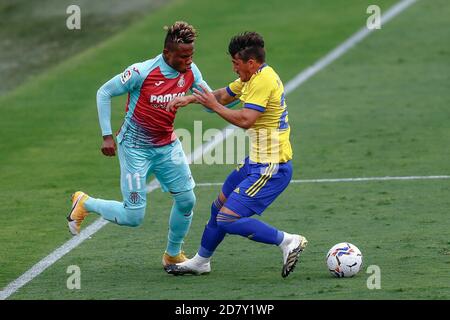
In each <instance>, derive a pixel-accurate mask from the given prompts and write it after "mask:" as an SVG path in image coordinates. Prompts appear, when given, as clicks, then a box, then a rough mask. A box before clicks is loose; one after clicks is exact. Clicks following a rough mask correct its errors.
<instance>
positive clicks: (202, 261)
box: [191, 253, 211, 265]
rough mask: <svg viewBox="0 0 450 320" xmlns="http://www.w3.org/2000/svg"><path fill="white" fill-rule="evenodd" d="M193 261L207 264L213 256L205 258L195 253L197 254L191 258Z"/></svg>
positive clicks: (198, 263)
mask: <svg viewBox="0 0 450 320" xmlns="http://www.w3.org/2000/svg"><path fill="white" fill-rule="evenodd" d="M191 260H192V262H194V263H195V264H197V265H201V264H206V263H208V262H209V261H210V260H211V257H209V258H204V257H202V256H199V255H198V253H196V254H195V256H194V257H193V258H192V259H191Z"/></svg>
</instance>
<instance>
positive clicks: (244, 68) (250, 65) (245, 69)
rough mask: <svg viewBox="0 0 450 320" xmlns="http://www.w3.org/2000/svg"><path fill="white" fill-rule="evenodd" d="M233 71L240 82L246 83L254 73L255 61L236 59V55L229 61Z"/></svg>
mask: <svg viewBox="0 0 450 320" xmlns="http://www.w3.org/2000/svg"><path fill="white" fill-rule="evenodd" d="M231 62H232V63H233V70H234V72H236V73H237V74H238V75H239V78H241V81H242V82H247V81H249V80H250V78H251V77H252V75H253V73H254V72H255V71H254V69H255V60H253V59H249V60H248V61H247V62H245V61H243V60H242V59H240V58H238V57H237V54H236V55H235V56H234V57H233V58H232V59H231Z"/></svg>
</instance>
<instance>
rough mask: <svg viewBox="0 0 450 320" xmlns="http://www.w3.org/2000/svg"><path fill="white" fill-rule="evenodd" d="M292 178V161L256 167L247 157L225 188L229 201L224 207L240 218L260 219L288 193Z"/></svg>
mask: <svg viewBox="0 0 450 320" xmlns="http://www.w3.org/2000/svg"><path fill="white" fill-rule="evenodd" d="M291 178H292V164H291V161H288V162H285V163H254V162H251V161H250V160H249V158H248V157H247V158H245V161H244V163H243V164H240V165H239V166H238V167H237V168H236V170H234V171H233V172H232V173H231V174H230V175H229V176H228V177H227V179H226V180H225V182H224V184H223V187H222V192H223V194H224V195H225V197H226V198H227V200H226V202H225V204H224V206H225V207H226V208H228V209H230V210H232V211H233V212H235V213H237V214H239V215H240V216H241V217H249V216H251V215H253V214H255V213H256V214H258V215H261V214H262V213H263V211H264V210H265V209H266V208H267V207H268V206H269V205H270V204H271V203H272V202H273V201H274V200H275V199H276V197H278V195H280V194H281V193H282V192H283V191H284V189H286V187H287V186H288V185H289V182H290V181H291Z"/></svg>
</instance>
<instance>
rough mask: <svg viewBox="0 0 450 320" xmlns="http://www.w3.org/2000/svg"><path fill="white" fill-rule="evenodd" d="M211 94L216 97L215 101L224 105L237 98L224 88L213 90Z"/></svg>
mask: <svg viewBox="0 0 450 320" xmlns="http://www.w3.org/2000/svg"><path fill="white" fill-rule="evenodd" d="M212 94H213V95H214V97H216V100H217V102H219V103H220V104H222V105H224V106H225V105H227V104H230V103H232V102H234V101H236V100H237V97H236V96H234V97H233V96H231V95H230V94H229V93H228V91H227V89H226V88H220V89H217V90H214V91H213V92H212Z"/></svg>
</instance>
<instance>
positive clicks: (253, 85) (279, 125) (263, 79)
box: [226, 64, 292, 163]
mask: <svg viewBox="0 0 450 320" xmlns="http://www.w3.org/2000/svg"><path fill="white" fill-rule="evenodd" d="M226 89H227V92H228V93H229V94H230V95H231V96H233V97H234V96H236V97H238V98H239V99H240V100H241V101H242V102H243V104H244V108H249V109H253V110H257V111H259V112H261V113H262V114H261V116H260V117H259V118H258V119H257V120H256V122H255V123H254V124H253V125H252V126H251V127H250V128H249V129H248V130H247V133H248V135H249V136H250V145H251V146H250V160H251V161H253V162H258V163H283V162H287V161H289V160H291V159H292V148H291V143H290V141H289V134H290V131H291V130H290V127H289V123H288V110H287V105H286V100H285V94H284V86H283V83H282V82H281V80H280V77H279V76H278V74H277V73H276V72H275V71H274V70H273V69H272V68H271V67H269V66H268V65H267V64H263V65H262V66H261V67H260V68H259V69H258V71H257V72H256V73H255V74H254V75H253V76H252V77H251V78H250V80H249V81H247V82H242V81H241V79H240V78H239V79H237V80H235V81H234V82H232V83H230V84H229V85H228V87H227V88H226Z"/></svg>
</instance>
